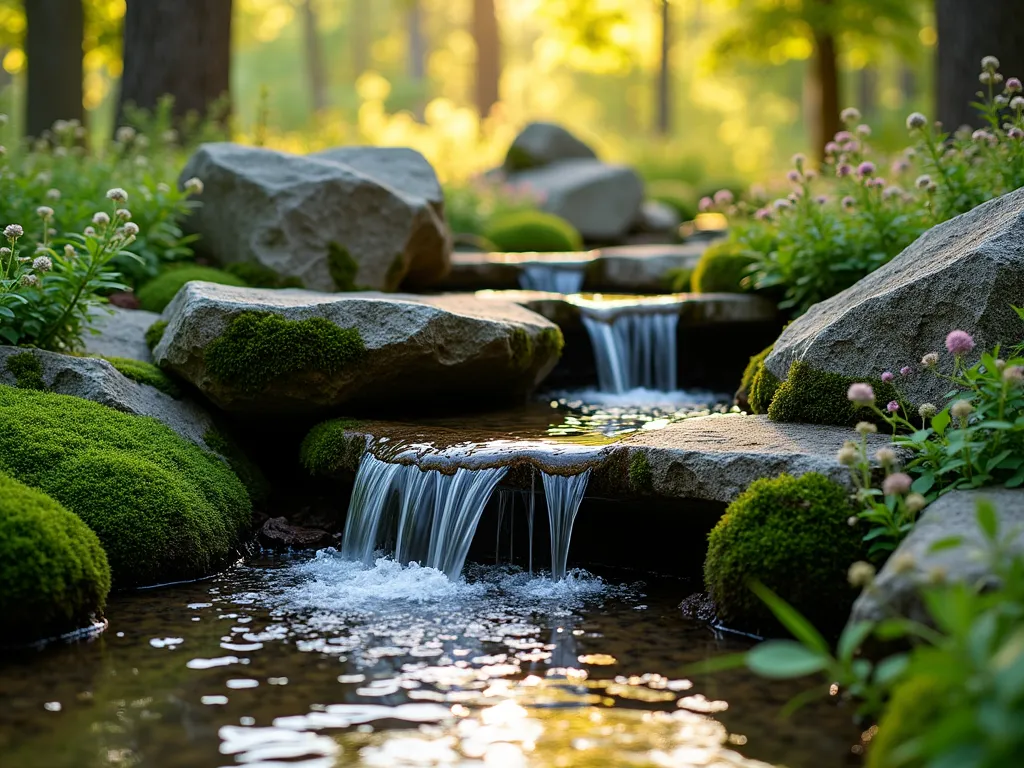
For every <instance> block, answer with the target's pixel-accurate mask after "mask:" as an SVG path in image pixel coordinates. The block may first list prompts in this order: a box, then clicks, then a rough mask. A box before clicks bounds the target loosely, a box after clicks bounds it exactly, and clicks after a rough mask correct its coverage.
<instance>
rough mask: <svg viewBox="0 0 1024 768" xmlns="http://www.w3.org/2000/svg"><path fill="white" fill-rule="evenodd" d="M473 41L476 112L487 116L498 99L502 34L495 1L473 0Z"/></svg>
mask: <svg viewBox="0 0 1024 768" xmlns="http://www.w3.org/2000/svg"><path fill="white" fill-rule="evenodd" d="M473 41H474V42H475V43H476V79H475V87H474V91H475V94H474V95H475V97H476V109H477V112H479V113H480V117H482V118H483V117H487V116H488V115H490V114H491V109H492V108H493V107H494V105H495V104H497V103H498V100H499V99H500V98H501V91H500V88H501V31H500V29H499V27H498V14H497V13H496V12H495V9H494V0H473Z"/></svg>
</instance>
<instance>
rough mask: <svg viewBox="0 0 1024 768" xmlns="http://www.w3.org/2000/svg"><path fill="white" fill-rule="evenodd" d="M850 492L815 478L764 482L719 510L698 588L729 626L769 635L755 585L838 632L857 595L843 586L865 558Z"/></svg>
mask: <svg viewBox="0 0 1024 768" xmlns="http://www.w3.org/2000/svg"><path fill="white" fill-rule="evenodd" d="M852 514H853V510H852V508H851V506H850V501H849V494H848V491H847V490H846V489H845V488H843V487H842V486H840V485H838V484H836V483H834V482H832V481H831V480H829V479H828V478H826V477H823V476H822V475H818V474H807V475H803V476H802V477H799V478H794V477H791V476H789V475H781V476H780V477H777V478H774V479H768V478H763V479H761V480H756V481H754V482H753V483H751V485H750V487H749V488H748V489H747V490H746V491H745V492H744V493H743V494H742V495H740V496H739V498H737V499H736V500H735V501H734V502H733V503H732V504H730V505H729V508H728V509H727V510H726V511H725V515H723V517H722V519H721V520H719V521H718V524H717V525H716V526H715V528H714V529H713V530H712V531H711V534H710V535H709V537H708V552H707V558H706V560H705V561H704V582H705V585H706V587H707V590H708V592H709V593H710V594H711V596H712V598H713V599H714V601H715V605H716V606H717V608H718V615H719V617H720V618H721V619H722V620H723V621H724V622H725V623H726V625H728V626H730V627H734V628H736V629H743V630H749V631H754V632H766V631H767V632H774V631H776V630H777V625H776V623H775V620H774V618H773V617H772V615H771V612H770V611H769V610H768V609H767V608H766V607H765V605H764V603H762V602H761V600H760V599H758V597H757V596H756V595H755V594H754V593H753V592H752V591H751V590H750V588H749V586H748V585H749V583H750V581H751V580H757V581H760V582H761V583H763V584H764V585H766V586H767V587H768V588H770V589H772V590H774V591H775V592H776V593H777V594H778V595H780V596H781V597H782V598H783V599H784V600H786V601H788V602H789V603H790V604H791V605H793V606H794V607H795V608H796V609H797V610H798V611H800V612H801V613H803V614H804V615H805V616H807V617H808V618H809V619H811V621H813V622H814V624H815V626H817V627H818V628H819V629H821V630H822V631H823V632H826V633H834V632H838V631H839V630H840V629H841V628H842V626H843V624H844V623H845V622H846V619H847V617H848V616H849V614H850V606H851V605H853V601H854V598H855V597H856V596H857V593H856V591H855V590H854V589H853V588H851V587H850V585H849V584H848V583H847V581H846V572H847V569H848V568H849V566H850V564H851V563H853V562H855V561H857V560H860V559H863V556H864V554H865V551H864V545H863V542H862V541H861V536H862V533H861V532H859V531H858V529H856V528H851V527H850V525H849V524H848V523H847V519H848V518H849V517H850V515H852Z"/></svg>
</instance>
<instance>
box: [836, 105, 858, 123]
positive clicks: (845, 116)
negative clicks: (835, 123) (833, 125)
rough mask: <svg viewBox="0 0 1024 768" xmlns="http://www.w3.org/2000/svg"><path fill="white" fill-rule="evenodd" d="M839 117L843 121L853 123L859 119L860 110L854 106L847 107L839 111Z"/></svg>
mask: <svg viewBox="0 0 1024 768" xmlns="http://www.w3.org/2000/svg"><path fill="white" fill-rule="evenodd" d="M839 119H840V120H842V121H843V122H844V123H855V122H857V121H858V120H860V110H859V109H857V108H856V107H847V108H846V109H844V110H843V111H842V112H840V113H839Z"/></svg>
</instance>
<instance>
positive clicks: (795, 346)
mask: <svg viewBox="0 0 1024 768" xmlns="http://www.w3.org/2000/svg"><path fill="white" fill-rule="evenodd" d="M1022 297H1024V189H1020V190H1017V191H1016V192H1012V193H1010V194H1008V195H1005V196H1003V197H1000V198H997V199H995V200H991V201H989V202H988V203H985V204H984V205H981V206H979V207H978V208H975V209H974V210H973V211H970V212H968V213H965V214H963V215H962V216H958V217H956V218H955V219H951V220H950V221H947V222H945V223H943V224H939V225H938V226H936V227H934V228H933V229H931V230H929V231H928V232H926V233H925V234H924V235H922V236H921V237H920V238H918V240H917V241H915V242H914V243H913V244H912V245H911V246H910V247H908V248H907V249H906V250H905V251H903V253H901V254H900V255H899V256H897V257H896V258H895V259H893V260H892V261H891V262H889V263H888V264H886V265H885V266H883V267H881V268H879V269H877V270H876V271H875V272H872V273H871V274H870V275H868V276H867V277H865V278H864V279H862V280H861V281H859V282H858V283H856V284H855V285H853V286H852V287H850V288H848V289H847V290H845V291H843V292H842V293H839V294H837V295H836V296H833V297H832V298H830V299H827V300H825V301H823V302H821V303H819V304H815V305H814V306H813V307H811V308H810V309H809V310H808V311H807V313H806V314H804V315H803V316H802V317H799V318H797V319H796V320H795V321H793V323H791V324H790V325H789V326H788V327H787V328H786V330H785V331H784V332H783V333H782V335H781V336H780V337H779V340H778V341H776V342H775V348H774V351H773V352H772V354H771V355H769V356H768V358H767V360H766V361H765V365H766V366H767V367H768V370H769V371H771V372H772V373H773V374H775V375H776V376H777V377H779V378H780V379H784V378H785V377H786V375H787V373H788V371H789V367H790V365H791V364H792V363H793V361H795V360H803V361H806V362H807V363H809V364H810V365H811V366H812V367H813V368H815V369H818V370H821V371H832V372H835V373H840V374H844V375H846V376H854V377H858V376H872V377H878V376H879V375H880V374H881V373H882V372H883V371H887V370H888V371H898V370H899V369H900V368H901V367H902V366H911V367H913V368H914V369H915V370H916V371H917V372H916V373H914V374H913V375H912V376H910V377H908V378H906V379H900V389H901V391H902V392H903V394H904V395H905V396H906V397H907V398H908V400H909V401H910V402H912V403H915V404H920V403H924V402H932V403H935V404H937V405H942V404H944V402H945V398H944V394H945V392H946V391H947V390H948V389H949V383H948V382H946V381H943V380H941V379H939V378H938V377H936V376H933V375H932V374H931V373H930V372H927V371H923V372H922V371H921V370H920V369H921V365H920V363H919V361H920V360H921V358H922V357H923V356H924V355H925V354H926V353H928V352H940V353H941V354H940V360H941V362H940V364H939V371H940V372H943V373H949V372H950V371H951V370H952V367H953V357H952V355H950V354H948V353H946V351H945V348H944V341H945V338H946V335H947V334H948V333H949V332H950V331H952V330H957V329H959V330H963V331H967V332H968V333H970V334H972V335H973V336H974V340H975V342H976V344H977V349H976V350H975V353H974V354H972V355H970V356H969V358H968V362H970V363H973V362H975V361H976V360H977V359H978V357H979V356H980V352H981V350H984V349H991V348H992V347H994V346H995V345H996V344H997V343H1001V344H1008V343H1012V342H1015V341H1017V340H1018V339H1020V336H1021V328H1022V326H1021V321H1020V318H1019V317H1017V315H1016V313H1015V312H1014V311H1013V308H1012V306H1011V305H1018V306H1019V305H1020V304H1021V298H1022Z"/></svg>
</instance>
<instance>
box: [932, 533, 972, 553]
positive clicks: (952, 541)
mask: <svg viewBox="0 0 1024 768" xmlns="http://www.w3.org/2000/svg"><path fill="white" fill-rule="evenodd" d="M963 543H964V538H963V536H947V537H946V538H944V539H939V540H938V541H936V542H935V543H934V544H932V545H931V546H930V547H929V548H928V552H929V553H935V552H943V551H945V550H947V549H956V548H957V547H959V546H962V545H963Z"/></svg>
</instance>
